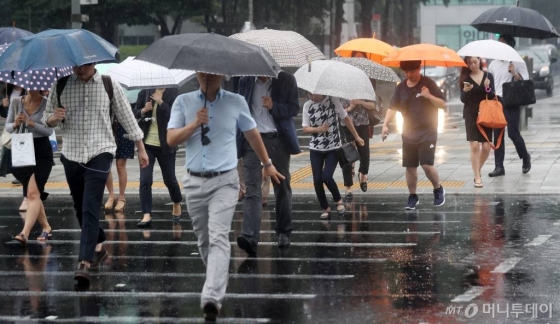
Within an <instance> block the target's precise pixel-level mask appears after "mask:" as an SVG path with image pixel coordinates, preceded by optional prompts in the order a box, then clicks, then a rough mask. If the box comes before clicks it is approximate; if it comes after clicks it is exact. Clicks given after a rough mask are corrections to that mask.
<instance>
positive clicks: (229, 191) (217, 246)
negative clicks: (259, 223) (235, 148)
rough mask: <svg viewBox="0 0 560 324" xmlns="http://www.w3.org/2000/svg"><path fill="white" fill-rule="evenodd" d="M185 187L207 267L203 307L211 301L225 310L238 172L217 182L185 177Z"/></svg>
mask: <svg viewBox="0 0 560 324" xmlns="http://www.w3.org/2000/svg"><path fill="white" fill-rule="evenodd" d="M183 186H184V188H185V196H186V201H187V210H188V212H189V216H190V217H191V219H192V225H193V230H194V233H195V234H196V237H197V239H198V250H199V251H200V256H201V257H202V261H204V265H205V266H206V281H205V282H204V288H203V289H202V297H201V307H202V306H204V304H205V303H206V302H209V301H212V302H214V303H216V304H218V307H222V300H223V299H224V296H225V294H226V288H227V284H228V269H229V261H230V255H231V245H230V242H229V232H230V230H231V222H232V219H233V214H234V211H235V206H236V204H237V195H238V191H239V177H238V174H237V170H232V171H230V172H228V173H226V174H222V175H219V176H217V177H214V178H201V177H195V176H191V175H190V174H189V173H185V176H184V177H183Z"/></svg>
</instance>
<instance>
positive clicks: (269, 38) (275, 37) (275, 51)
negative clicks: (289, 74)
mask: <svg viewBox="0 0 560 324" xmlns="http://www.w3.org/2000/svg"><path fill="white" fill-rule="evenodd" d="M229 37H231V38H234V39H238V40H241V41H244V42H247V43H250V44H253V45H258V46H260V47H262V48H264V49H265V50H266V51H267V52H268V53H269V54H270V55H271V56H272V57H273V58H274V60H275V61H276V62H277V63H278V65H280V66H281V67H288V66H292V67H300V66H302V65H303V64H305V63H307V62H309V61H310V60H311V61H314V60H323V59H325V55H323V53H321V51H319V49H318V48H317V46H315V45H313V43H311V42H310V41H309V40H307V38H305V37H303V36H302V35H300V34H298V33H296V32H293V31H289V30H274V29H267V28H265V29H260V30H250V31H248V32H245V33H238V34H233V35H231V36H229Z"/></svg>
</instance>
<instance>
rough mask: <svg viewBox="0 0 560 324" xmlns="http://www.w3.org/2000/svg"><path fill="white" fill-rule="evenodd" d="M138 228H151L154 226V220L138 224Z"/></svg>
mask: <svg viewBox="0 0 560 324" xmlns="http://www.w3.org/2000/svg"><path fill="white" fill-rule="evenodd" d="M136 226H138V227H140V228H146V227H150V226H152V220H151V219H150V220H149V221H147V222H143V221H139V222H138V224H136Z"/></svg>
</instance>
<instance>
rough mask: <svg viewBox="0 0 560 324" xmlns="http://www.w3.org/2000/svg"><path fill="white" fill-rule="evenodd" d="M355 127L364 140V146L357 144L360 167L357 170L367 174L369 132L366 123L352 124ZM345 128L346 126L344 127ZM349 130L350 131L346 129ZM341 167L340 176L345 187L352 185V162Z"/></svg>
mask: <svg viewBox="0 0 560 324" xmlns="http://www.w3.org/2000/svg"><path fill="white" fill-rule="evenodd" d="M354 127H356V132H357V133H358V135H360V137H361V138H362V139H363V140H364V146H360V145H358V143H356V147H357V148H358V153H359V154H360V168H359V169H358V172H360V173H361V174H368V172H369V132H368V126H367V125H360V126H354ZM344 128H346V127H344ZM346 129H347V128H346ZM348 132H350V131H348ZM341 167H342V178H343V179H344V186H345V187H352V185H354V179H352V164H351V163H349V164H347V165H341Z"/></svg>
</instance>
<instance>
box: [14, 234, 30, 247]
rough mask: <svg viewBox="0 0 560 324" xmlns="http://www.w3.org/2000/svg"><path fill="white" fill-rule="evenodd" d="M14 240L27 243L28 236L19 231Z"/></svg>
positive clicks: (22, 243) (23, 243)
mask: <svg viewBox="0 0 560 324" xmlns="http://www.w3.org/2000/svg"><path fill="white" fill-rule="evenodd" d="M14 240H16V241H18V242H20V243H21V245H26V244H27V236H25V234H23V233H19V234H18V235H16V236H14Z"/></svg>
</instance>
